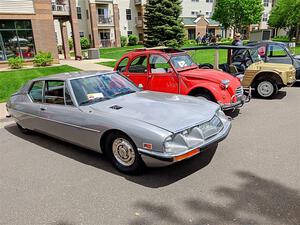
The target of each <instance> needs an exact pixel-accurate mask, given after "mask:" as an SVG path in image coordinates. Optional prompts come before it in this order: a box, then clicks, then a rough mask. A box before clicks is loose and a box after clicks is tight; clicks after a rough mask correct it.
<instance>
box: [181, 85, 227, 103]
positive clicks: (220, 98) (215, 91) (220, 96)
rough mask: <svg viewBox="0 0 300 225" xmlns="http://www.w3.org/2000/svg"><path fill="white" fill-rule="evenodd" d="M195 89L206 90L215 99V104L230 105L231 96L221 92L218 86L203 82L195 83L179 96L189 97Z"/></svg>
mask: <svg viewBox="0 0 300 225" xmlns="http://www.w3.org/2000/svg"><path fill="white" fill-rule="evenodd" d="M196 89H206V90H207V91H209V92H210V93H211V94H212V95H213V97H214V98H215V99H216V101H217V102H221V103H223V104H226V103H230V101H231V95H230V93H229V92H228V91H227V90H222V89H221V88H220V85H219V84H216V83H211V82H203V83H201V84H198V83H197V84H195V85H193V86H191V87H190V88H189V89H188V90H186V92H185V93H181V94H186V95H190V94H191V93H192V92H193V91H194V90H196Z"/></svg>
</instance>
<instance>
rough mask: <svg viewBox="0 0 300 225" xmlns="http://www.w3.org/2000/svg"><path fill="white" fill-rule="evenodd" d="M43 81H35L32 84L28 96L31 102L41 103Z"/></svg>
mask: <svg viewBox="0 0 300 225" xmlns="http://www.w3.org/2000/svg"><path fill="white" fill-rule="evenodd" d="M43 85H44V82H43V81H36V82H34V83H33V85H32V87H31V89H30V91H29V96H30V98H31V100H32V101H33V102H42V101H43Z"/></svg>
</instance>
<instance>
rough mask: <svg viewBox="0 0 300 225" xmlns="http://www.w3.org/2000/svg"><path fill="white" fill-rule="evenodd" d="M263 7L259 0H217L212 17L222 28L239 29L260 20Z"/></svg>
mask: <svg viewBox="0 0 300 225" xmlns="http://www.w3.org/2000/svg"><path fill="white" fill-rule="evenodd" d="M263 10H264V7H263V5H262V1H261V0H217V2H216V8H215V11H214V14H213V17H212V18H213V19H215V20H217V21H219V22H220V23H222V24H223V26H224V28H228V27H233V28H234V30H235V31H241V30H242V29H243V28H244V27H246V26H249V25H251V24H257V23H259V22H260V21H261V16H262V13H263Z"/></svg>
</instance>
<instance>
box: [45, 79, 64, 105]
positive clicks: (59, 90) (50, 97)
mask: <svg viewBox="0 0 300 225" xmlns="http://www.w3.org/2000/svg"><path fill="white" fill-rule="evenodd" d="M64 85H65V82H63V81H46V84H45V102H46V103H49V104H59V105H64V104H65V101H64Z"/></svg>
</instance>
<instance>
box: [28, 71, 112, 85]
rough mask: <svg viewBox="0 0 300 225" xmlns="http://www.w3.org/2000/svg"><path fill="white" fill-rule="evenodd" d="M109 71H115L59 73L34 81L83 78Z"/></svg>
mask: <svg viewBox="0 0 300 225" xmlns="http://www.w3.org/2000/svg"><path fill="white" fill-rule="evenodd" d="M108 73H115V72H112V71H108V70H100V71H79V72H69V73H59V74H54V75H50V76H46V77H39V78H36V79H33V80H32V81H33V82H34V81H43V80H61V81H65V80H70V79H76V78H83V77H88V76H95V75H103V74H108Z"/></svg>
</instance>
